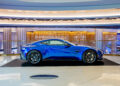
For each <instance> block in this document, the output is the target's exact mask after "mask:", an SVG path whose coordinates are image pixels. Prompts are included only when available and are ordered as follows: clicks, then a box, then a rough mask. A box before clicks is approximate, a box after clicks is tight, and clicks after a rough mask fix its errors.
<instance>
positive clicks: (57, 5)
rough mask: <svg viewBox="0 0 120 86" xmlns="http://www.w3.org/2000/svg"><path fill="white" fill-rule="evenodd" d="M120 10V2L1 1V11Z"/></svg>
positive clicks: (108, 0)
mask: <svg viewBox="0 0 120 86" xmlns="http://www.w3.org/2000/svg"><path fill="white" fill-rule="evenodd" d="M108 8H120V0H0V9H16V10H50V11H51V10H91V9H108Z"/></svg>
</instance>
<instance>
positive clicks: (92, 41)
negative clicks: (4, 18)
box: [0, 28, 120, 54]
mask: <svg viewBox="0 0 120 86" xmlns="http://www.w3.org/2000/svg"><path fill="white" fill-rule="evenodd" d="M3 29H4V28H0V54H4V53H5V52H4V49H3V46H4V45H5V44H7V43H3V42H8V41H9V40H10V41H9V44H11V46H10V47H11V48H10V52H11V53H10V54H19V53H20V51H19V49H20V46H21V45H23V44H25V43H31V42H34V41H39V40H44V39H52V38H58V39H64V40H67V41H70V42H72V43H74V44H78V45H85V46H91V47H95V48H100V49H102V50H103V51H104V53H105V54H120V30H119V29H93V28H89V29H85V28H84V29H82V28H80V29H78V28H77V29H78V30H74V29H73V30H71V31H65V30H66V29H68V28H64V30H41V29H42V28H32V29H31V28H29V29H28V28H21V29H20V28H11V30H10V31H11V35H10V36H11V37H10V38H11V39H9V40H7V41H6V39H4V37H3V36H6V35H5V34H4V33H5V32H4V30H3Z"/></svg>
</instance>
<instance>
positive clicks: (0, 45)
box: [0, 28, 3, 54]
mask: <svg viewBox="0 0 120 86" xmlns="http://www.w3.org/2000/svg"><path fill="white" fill-rule="evenodd" d="M0 29H1V28H0ZM0 54H3V31H1V32H0Z"/></svg>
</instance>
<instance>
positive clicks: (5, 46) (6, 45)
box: [3, 28, 11, 54]
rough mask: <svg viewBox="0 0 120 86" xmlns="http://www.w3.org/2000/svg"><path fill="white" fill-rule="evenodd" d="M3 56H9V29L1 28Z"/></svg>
mask: <svg viewBox="0 0 120 86" xmlns="http://www.w3.org/2000/svg"><path fill="white" fill-rule="evenodd" d="M3 49H4V54H11V28H3Z"/></svg>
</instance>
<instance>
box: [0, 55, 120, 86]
mask: <svg viewBox="0 0 120 86" xmlns="http://www.w3.org/2000/svg"><path fill="white" fill-rule="evenodd" d="M18 58H19V56H1V57H0V63H1V62H3V64H2V63H1V64H0V65H1V66H2V65H5V63H7V62H11V61H13V60H15V59H18ZM104 58H107V59H110V60H112V59H111V58H112V57H110V58H109V57H108V56H104ZM113 58H114V59H113V60H112V61H114V62H117V63H119V62H118V60H119V59H120V57H119V56H118V57H117V56H113ZM115 58H116V59H115ZM5 59H7V60H5ZM117 59H118V60H117ZM116 60H117V61H116ZM4 61H5V62H4ZM0 86H120V66H119V65H117V66H114V65H110V66H42V67H36V66H35V67H0Z"/></svg>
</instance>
